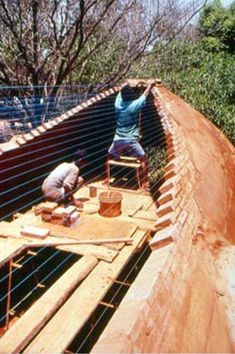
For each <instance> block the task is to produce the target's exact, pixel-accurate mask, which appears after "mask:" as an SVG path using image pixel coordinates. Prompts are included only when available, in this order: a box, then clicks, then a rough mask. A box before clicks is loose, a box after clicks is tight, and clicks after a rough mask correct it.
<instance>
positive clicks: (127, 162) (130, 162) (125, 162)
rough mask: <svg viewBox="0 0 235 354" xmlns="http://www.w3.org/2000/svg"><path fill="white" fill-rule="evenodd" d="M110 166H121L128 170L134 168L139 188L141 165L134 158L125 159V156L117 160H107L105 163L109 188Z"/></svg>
mask: <svg viewBox="0 0 235 354" xmlns="http://www.w3.org/2000/svg"><path fill="white" fill-rule="evenodd" d="M111 166H123V167H128V168H134V169H135V172H136V179H137V183H138V187H139V188H141V181H140V169H141V163H140V161H139V160H138V159H137V158H135V157H129V156H128V157H127V156H121V157H120V159H119V160H108V162H107V167H108V171H107V173H108V176H107V178H108V186H109V181H110V177H111V176H110V170H111Z"/></svg>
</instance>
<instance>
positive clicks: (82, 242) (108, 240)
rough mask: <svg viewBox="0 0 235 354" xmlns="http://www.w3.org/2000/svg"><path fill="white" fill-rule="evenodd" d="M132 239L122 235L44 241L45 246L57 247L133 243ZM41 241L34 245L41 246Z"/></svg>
mask: <svg viewBox="0 0 235 354" xmlns="http://www.w3.org/2000/svg"><path fill="white" fill-rule="evenodd" d="M132 241H133V240H132V239H131V238H126V237H122V238H105V239H87V240H77V241H71V240H69V241H60V242H59V241H56V242H49V241H48V242H45V243H44V247H53V246H54V247H55V246H63V245H67V246H73V245H87V244H91V245H103V244H104V243H107V244H108V243H119V242H120V243H124V244H128V245H129V244H131V243H132ZM40 245H41V243H40V242H38V243H37V242H36V243H35V244H34V247H40Z"/></svg>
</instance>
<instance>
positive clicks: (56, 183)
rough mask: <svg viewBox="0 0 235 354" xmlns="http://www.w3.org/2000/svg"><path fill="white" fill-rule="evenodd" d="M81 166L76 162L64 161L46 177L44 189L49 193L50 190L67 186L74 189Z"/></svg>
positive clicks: (70, 189) (69, 189)
mask: <svg viewBox="0 0 235 354" xmlns="http://www.w3.org/2000/svg"><path fill="white" fill-rule="evenodd" d="M78 176H79V168H78V167H77V166H76V165H75V164H74V163H68V162H63V163H61V164H60V165H59V166H57V167H56V168H55V169H54V170H53V171H52V172H51V173H50V174H49V176H48V177H47V178H46V179H45V181H44V182H43V185H42V191H43V192H44V194H47V193H48V192H49V191H50V190H53V189H61V188H62V187H63V188H65V190H66V192H69V191H72V190H73V189H74V188H75V187H76V186H77V182H78Z"/></svg>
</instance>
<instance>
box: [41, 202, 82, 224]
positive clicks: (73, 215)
mask: <svg viewBox="0 0 235 354" xmlns="http://www.w3.org/2000/svg"><path fill="white" fill-rule="evenodd" d="M34 212H35V214H36V215H41V219H42V221H45V222H50V223H52V224H58V225H64V226H71V225H72V224H73V223H75V222H76V221H77V220H78V219H79V217H80V213H79V212H78V211H77V209H76V206H74V205H69V206H67V207H63V206H58V204H57V203H52V202H45V203H41V204H39V205H38V206H36V207H35V208H34Z"/></svg>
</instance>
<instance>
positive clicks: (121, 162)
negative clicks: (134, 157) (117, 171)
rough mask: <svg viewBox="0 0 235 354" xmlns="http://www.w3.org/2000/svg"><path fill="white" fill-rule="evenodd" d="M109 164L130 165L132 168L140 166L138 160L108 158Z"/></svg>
mask: <svg viewBox="0 0 235 354" xmlns="http://www.w3.org/2000/svg"><path fill="white" fill-rule="evenodd" d="M108 164H109V165H112V166H123V167H132V168H140V166H141V165H140V163H138V162H127V161H116V160H109V161H108Z"/></svg>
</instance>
